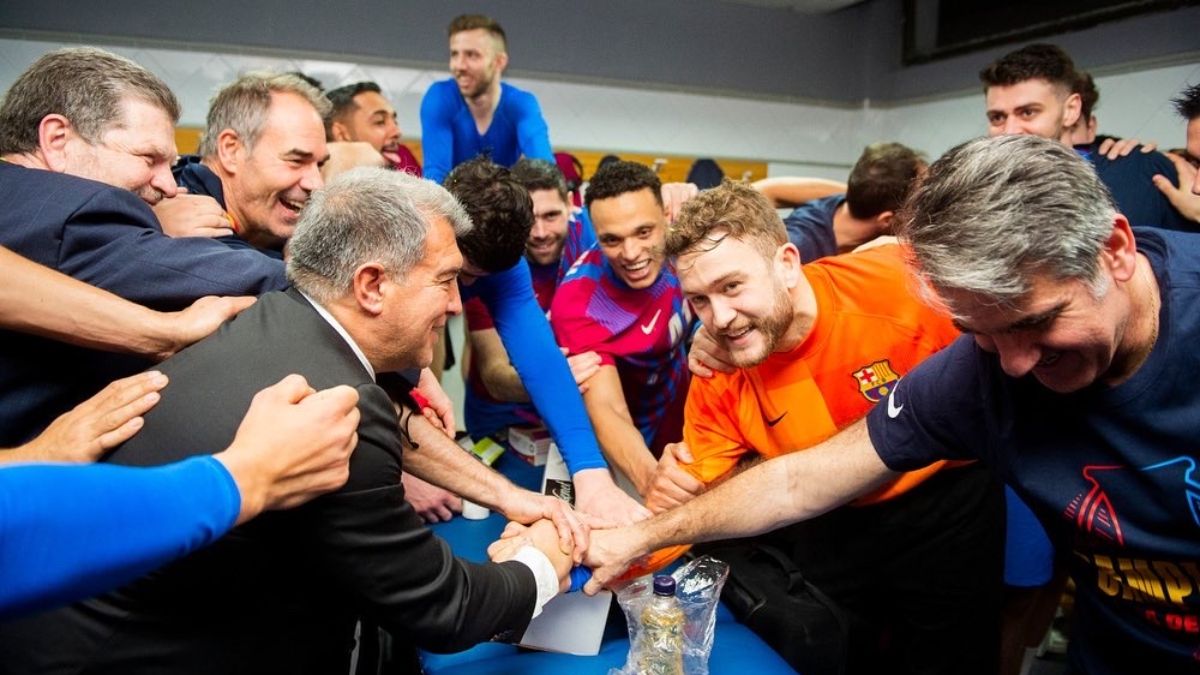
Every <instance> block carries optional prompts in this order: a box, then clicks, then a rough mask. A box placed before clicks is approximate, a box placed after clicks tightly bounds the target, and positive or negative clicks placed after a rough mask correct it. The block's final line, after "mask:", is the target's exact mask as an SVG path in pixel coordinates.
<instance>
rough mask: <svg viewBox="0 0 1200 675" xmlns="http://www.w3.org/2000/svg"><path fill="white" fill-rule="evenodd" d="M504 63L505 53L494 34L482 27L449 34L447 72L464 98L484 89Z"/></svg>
mask: <svg viewBox="0 0 1200 675" xmlns="http://www.w3.org/2000/svg"><path fill="white" fill-rule="evenodd" d="M507 63H508V55H507V54H505V53H504V51H502V50H501V49H500V45H499V44H498V41H497V38H495V37H494V36H492V34H491V33H489V32H487V31H486V30H484V29H482V28H475V29H472V30H463V31H459V32H457V33H455V34H454V35H451V36H450V74H451V75H453V76H454V82H455V83H456V84H457V85H458V91H459V93H460V94H462V95H463V98H467V99H472V98H476V97H478V96H481V95H483V94H485V93H487V91H488V90H489V89H491V87H492V84H493V83H494V82H495V81H496V78H498V77H500V74H501V73H502V72H503V71H504V66H505V65H507Z"/></svg>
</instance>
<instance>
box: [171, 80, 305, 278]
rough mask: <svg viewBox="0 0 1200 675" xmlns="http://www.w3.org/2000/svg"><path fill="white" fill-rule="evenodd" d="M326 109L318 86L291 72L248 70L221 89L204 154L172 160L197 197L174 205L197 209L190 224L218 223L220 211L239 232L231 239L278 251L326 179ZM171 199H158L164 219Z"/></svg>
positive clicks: (202, 149)
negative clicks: (278, 72)
mask: <svg viewBox="0 0 1200 675" xmlns="http://www.w3.org/2000/svg"><path fill="white" fill-rule="evenodd" d="M328 112H329V101H328V100H327V99H326V98H325V97H324V96H323V95H322V94H321V92H320V91H318V90H317V88H316V87H313V86H312V85H310V84H308V83H307V82H305V81H304V80H302V79H300V77H299V76H297V75H293V74H290V73H285V74H274V73H247V74H246V75H243V76H241V77H239V78H238V79H237V80H235V81H233V82H232V83H230V84H229V85H226V86H225V87H224V88H222V89H221V91H219V92H217V95H216V96H215V97H213V100H212V103H211V104H210V106H209V109H208V121H207V124H206V126H205V130H204V137H203V139H202V140H201V141H200V152H199V154H198V155H190V156H187V157H183V158H181V159H180V161H179V163H178V164H177V165H176V167H175V178H176V180H178V182H179V185H180V186H181V187H184V188H187V192H188V193H189V194H188V195H185V196H184V198H185V199H187V200H188V201H190V202H192V203H191V204H190V205H188V204H187V203H186V202H184V203H181V204H178V205H177V206H179V207H180V208H184V207H185V206H190V208H193V209H195V210H194V211H193V213H192V220H193V222H192V223H191V226H192V227H212V226H213V225H217V226H220V225H221V224H222V223H220V222H216V223H214V222H213V221H214V220H216V221H220V220H221V219H222V217H223V219H224V220H225V221H226V222H225V223H224V224H227V225H229V226H230V227H231V228H232V231H233V233H234V234H235V235H236V236H235V237H229V238H226V239H225V240H224V241H226V243H229V244H231V245H234V246H244V245H246V244H249V245H250V246H253V247H255V248H257V249H259V250H262V251H264V252H266V253H268V254H270V255H274V256H276V257H280V256H281V255H282V254H281V251H282V249H283V245H284V243H286V242H287V240H288V238H289V237H291V236H292V232H293V231H294V230H295V229H296V223H297V222H298V221H299V219H300V211H301V209H303V208H304V204H305V203H306V202H307V201H308V196H309V195H310V194H312V192H313V190H316V189H317V188H319V187H321V185H322V184H323V181H322V178H321V171H320V167H321V164H323V163H324V162H325V160H326V159H327V158H328V157H329V151H328V150H327V149H326V146H325V123H324V121H323V120H324V117H325V115H326V114H327V113H328ZM198 195H203V196H207V197H211V198H212V200H215V204H214V203H213V202H212V201H211V200H203V199H202V198H201V197H198ZM181 202H182V200H181ZM196 202H199V204H197V203H196ZM205 202H207V204H208V205H209V206H208V207H207V208H205V207H204V205H203V204H204V203H205ZM171 206H173V205H172V204H169V203H168V204H163V205H162V206H161V207H160V217H162V218H163V219H164V220H166V219H169V218H170V216H168V215H164V213H163V210H164V209H167V208H170V207H171ZM214 214H216V216H215V218H214Z"/></svg>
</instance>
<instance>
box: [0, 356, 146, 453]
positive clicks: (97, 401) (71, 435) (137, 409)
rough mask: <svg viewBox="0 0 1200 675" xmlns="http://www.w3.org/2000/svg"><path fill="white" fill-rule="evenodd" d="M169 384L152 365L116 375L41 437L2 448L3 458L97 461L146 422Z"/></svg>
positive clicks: (48, 428)
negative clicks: (117, 377)
mask: <svg viewBox="0 0 1200 675" xmlns="http://www.w3.org/2000/svg"><path fill="white" fill-rule="evenodd" d="M165 386H167V376H166V375H163V374H162V373H160V372H158V371H154V370H152V371H149V372H145V373H140V374H138V375H134V376H133V377H126V378H124V379H120V380H117V381H115V382H113V383H112V384H110V385H108V386H107V387H105V388H104V389H101V390H100V393H98V394H96V395H95V396H93V397H91V398H89V399H88V400H86V401H84V402H83V403H80V404H79V405H77V406H75V408H74V409H73V410H71V411H70V412H66V413H63V414H62V415H60V416H59V417H58V419H56V420H54V421H53V422H51V423H50V426H48V427H46V430H45V431H43V432H42V433H41V435H39V436H38V437H37V438H35V439H33V440H32V441H30V442H28V443H26V444H25V445H22V446H21V447H19V448H16V449H14V450H8V451H3V452H0V462H78V463H88V462H95V461H96V460H98V459H100V457H101V456H103V455H104V453H106V452H108V451H109V450H112V449H113V448H115V447H116V446H118V445H120V444H122V443H124V442H125V441H127V440H129V439H130V438H131V437H132V436H133V435H134V434H136V433H137V432H138V430H139V429H141V428H142V424H143V420H142V415H143V414H144V413H145V412H146V411H147V410H149V409H151V408H153V407H154V404H155V403H158V399H159V395H158V391H159V390H160V389H162V388H163V387H165Z"/></svg>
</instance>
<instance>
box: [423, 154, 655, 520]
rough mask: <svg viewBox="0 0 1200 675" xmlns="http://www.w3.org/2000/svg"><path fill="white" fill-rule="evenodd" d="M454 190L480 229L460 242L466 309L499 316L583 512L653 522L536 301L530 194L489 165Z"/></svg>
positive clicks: (464, 173) (467, 169)
mask: <svg viewBox="0 0 1200 675" xmlns="http://www.w3.org/2000/svg"><path fill="white" fill-rule="evenodd" d="M446 189H448V190H449V191H450V193H451V194H453V195H454V196H455V197H457V198H458V199H459V201H461V202H462V203H463V205H464V206H465V207H466V208H467V213H468V214H470V216H471V222H472V223H473V224H474V227H473V228H472V230H471V231H470V232H469V233H467V234H466V235H464V236H461V237H459V238H458V248H459V250H461V251H462V254H463V267H462V271H461V272H460V273H459V277H458V279H459V285H460V286H459V288H460V290H461V292H462V298H463V303H464V304H467V303H470V302H472V301H473V299H475V298H478V299H479V300H480V301H482V303H483V305H484V307H485V308H486V309H487V311H488V313H489V314H490V315H491V318H492V321H493V323H494V326H495V328H496V332H497V333H499V335H500V342H501V343H502V345H503V347H504V349H505V351H507V352H508V357H509V360H510V361H511V362H512V367H513V368H515V369H516V372H517V374H518V376H519V377H520V380H521V384H522V385H524V388H525V390H526V391H527V392H528V393H529V398H530V399H532V401H533V404H534V406H535V407H536V408H537V410H538V413H539V414H540V415H541V417H542V419H543V420H544V421H545V423H546V427H547V428H549V430H550V433H551V434H552V435H553V436H554V440H555V442H556V443H557V444H558V447H559V449H560V450H561V451H562V455H563V459H564V460H566V463H567V468H568V469H569V470H570V472H571V477H572V480H573V481H574V483H575V495H576V496H575V505H576V507H577V508H578V509H579V510H580V511H582V512H584V513H587V514H588V515H590V516H592V517H593V518H596V519H599V520H602V521H608V522H616V523H621V522H626V523H627V522H632V521H634V520H638V519H641V518H643V517H645V516H648V515H649V511H647V510H646V509H645V508H643V507H642V506H641V505H639V504H638V503H637V502H635V501H634V500H633V499H631V498H630V497H629V496H628V495H626V494H625V493H624V492H622V491H621V489H620V488H618V487H617V486H616V484H615V483H614V482H613V479H612V476H611V474H609V472H608V465H607V464H606V463H605V461H604V457H603V456H602V455H601V454H600V448H599V446H598V445H597V444H596V435H595V433H594V432H593V431H592V425H591V423H590V422H589V421H588V416H587V412H586V411H585V409H584V407H583V400H582V399H581V398H580V395H579V389H578V388H577V387H576V384H575V378H574V377H573V376H572V373H571V368H570V367H569V366H568V364H567V359H566V357H565V356H563V354H562V352H561V351H559V349H558V345H557V344H556V343H555V342H554V335H553V333H551V331H550V324H549V322H548V321H547V320H546V315H545V314H544V313H543V311H542V308H541V307H540V306H539V305H538V302H537V298H536V297H535V295H534V289H533V280H532V276H531V273H530V271H529V263H528V262H527V261H526V260H525V255H524V254H525V251H526V248H525V247H526V243H527V241H528V239H529V233H530V228H531V226H532V224H533V201H532V199H531V198H530V197H529V193H528V192H527V191H526V189H525V188H524V186H522V185H521V183H519V182H518V181H517V180H516V179H515V178H513V176H512V174H511V173H510V172H509V171H508V170H507V169H504V168H503V167H499V166H496V165H495V164H493V163H491V162H489V161H487V160H486V159H483V158H480V159H474V160H471V161H469V162H466V163H464V164H460V165H459V166H458V167H456V168H455V169H454V171H453V172H452V173H451V174H450V176H449V177H448V178H447V179H446Z"/></svg>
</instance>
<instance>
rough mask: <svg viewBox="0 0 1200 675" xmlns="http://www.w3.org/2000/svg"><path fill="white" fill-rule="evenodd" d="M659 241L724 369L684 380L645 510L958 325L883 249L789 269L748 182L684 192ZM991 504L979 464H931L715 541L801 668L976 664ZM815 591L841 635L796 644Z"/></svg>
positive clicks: (765, 209) (726, 467)
mask: <svg viewBox="0 0 1200 675" xmlns="http://www.w3.org/2000/svg"><path fill="white" fill-rule="evenodd" d="M667 251H668V253H669V254H670V255H672V256H675V257H676V265H677V269H678V274H679V278H680V281H681V284H682V287H683V292H684V295H685V296H686V297H687V299H688V300H689V301H690V302H691V303H692V307H693V309H694V310H695V312H696V314H697V315H698V316H699V317H700V319H701V320H702V321H703V323H704V326H705V329H704V331H702V333H701V334H700V335H698V336H697V340H698V341H699V343H700V344H701V347H700V351H704V352H707V353H709V354H711V355H712V356H714V357H716V358H718V359H719V360H720V361H723V362H724V363H725V364H726V365H727V366H729V368H728V372H716V373H714V374H713V376H712V377H711V378H702V377H697V378H694V379H693V384H692V388H691V391H690V392H689V394H688V399H687V406H686V412H685V418H686V422H685V428H684V441H685V443H684V444H681V445H676V446H672V447H670V448H669V451H668V452H665V453H664V456H663V459H662V460H661V461H660V464H659V467H658V470H657V473H656V476H655V480H654V487H653V489H652V491H651V493H650V495H649V496H648V499H647V503H648V504H649V505H651V506H652V508H654V509H656V510H659V511H661V510H663V509H666V508H670V507H672V506H675V505H677V504H680V503H682V502H684V501H687V500H688V499H690V498H691V497H693V496H695V495H696V494H699V493H700V492H702V491H703V490H704V489H705V488H706V487H707V486H709V485H711V484H713V483H714V482H716V481H720V480H721V479H722V478H724V477H727V476H729V475H732V474H733V473H734V472H736V471H738V469H739V465H744V464H746V463H748V462H753V461H756V459H757V458H770V457H775V456H779V455H781V454H784V453H788V452H793V451H801V450H803V449H805V448H807V447H810V446H812V445H814V444H816V443H819V442H820V441H822V440H824V439H826V438H828V437H830V436H832V435H834V434H835V433H836V432H837V431H839V430H840V429H843V428H845V427H846V426H848V425H850V424H851V423H852V422H855V421H857V420H858V419H860V418H861V417H863V416H864V415H866V413H867V412H868V411H869V410H870V409H871V408H872V407H873V406H874V405H875V404H876V403H877V402H879V401H882V400H884V399H886V398H887V394H888V392H889V391H890V390H891V388H892V387H894V386H895V384H896V382H897V381H898V380H899V378H900V377H901V376H903V375H904V374H905V373H907V372H908V371H909V369H911V368H912V367H913V366H915V365H916V364H917V363H919V362H920V361H921V360H923V359H924V358H925V357H926V356H928V355H930V354H933V353H934V352H936V351H938V350H940V349H942V348H943V347H945V346H946V345H948V344H949V343H950V342H951V341H953V340H954V339H955V338H956V337H957V335H958V332H957V331H956V330H955V329H954V327H953V325H952V324H951V322H950V320H949V319H948V318H947V317H946V316H944V315H942V314H941V313H939V312H938V311H937V310H935V309H933V308H931V307H930V306H929V305H927V304H926V303H924V302H922V301H921V300H920V299H919V296H918V294H917V288H916V285H915V284H916V281H915V280H914V279H913V278H911V277H910V276H909V274H908V272H907V271H906V269H905V267H904V261H903V258H902V253H901V250H900V248H899V247H898V246H897V245H895V244H887V245H883V246H878V247H875V248H872V249H870V250H866V251H863V252H859V253H854V254H848V255H843V256H836V257H832V258H825V259H822V260H819V261H816V262H814V263H811V264H809V265H804V266H803V267H802V266H801V263H800V256H799V252H798V251H797V249H796V247H795V245H793V244H791V243H788V239H787V233H786V230H785V229H784V226H783V223H782V222H781V221H780V219H779V217H778V215H776V213H775V210H774V209H773V208H772V207H771V205H770V204H769V203H768V202H767V200H766V199H765V198H764V197H762V196H761V195H760V194H758V193H757V192H755V191H754V190H753V189H751V188H749V187H745V186H740V185H736V184H733V183H728V182H727V183H726V184H725V185H723V186H721V187H719V188H716V189H714V190H710V191H707V192H705V193H703V194H701V195H700V196H699V197H697V198H695V199H693V200H692V201H690V202H689V203H688V204H686V205H685V207H684V211H683V213H682V214H681V216H680V218H679V220H678V221H677V222H676V224H675V225H674V227H673V228H672V230H671V232H670V235H669V237H668V240H667ZM704 333H707V335H705V334H704ZM706 343H707V347H705V346H704V345H705V344H706ZM693 349H694V350H695V349H697V347H696V346H695V345H694V346H693ZM962 393H963V392H952V391H948V392H946V395H947V396H955V395H961V394H962ZM764 487H765V486H764ZM793 487H794V488H796V489H805V490H820V489H821V486H819V485H805V486H793ZM1003 509H1004V507H1003V501H1002V498H1001V493H1000V490H999V484H998V482H996V481H994V480H993V479H991V478H990V477H989V476H988V475H987V472H986V471H985V470H984V469H983V468H982V467H977V466H974V465H953V464H947V463H945V462H939V463H937V464H934V465H932V466H930V467H927V468H925V469H922V470H920V471H914V472H910V473H906V474H900V475H899V477H898V478H897V479H896V480H894V481H892V482H889V483H886V484H884V485H882V486H881V487H880V488H878V489H877V490H876V491H874V492H871V493H868V494H867V495H865V496H863V497H861V498H860V499H858V500H857V501H856V502H853V503H852V504H851V505H848V506H845V507H842V508H839V509H836V510H834V511H832V512H830V513H828V514H826V515H824V516H821V517H820V518H817V519H815V520H812V521H808V522H804V523H798V524H795V525H790V526H788V527H785V528H782V529H779V530H776V531H774V532H769V533H766V534H764V535H761V536H759V537H756V538H754V539H749V540H738V541H737V542H736V543H733V544H729V543H723V544H721V545H719V546H718V547H717V548H718V550H719V556H720V555H724V556H725V557H727V558H730V559H732V560H735V561H736V562H735V564H734V565H733V569H732V578H731V582H730V587H731V589H733V590H734V591H735V592H742V593H743V594H746V593H748V594H750V596H761V597H749V598H746V597H744V598H743V601H746V600H748V602H744V603H743V604H745V605H747V607H746V608H744V609H746V610H747V611H749V610H756V609H757V611H756V612H755V614H757V615H758V618H756V616H754V615H751V616H749V617H748V619H747V623H748V624H749V625H750V626H751V627H752V628H755V629H756V630H758V631H759V632H760V634H762V635H763V637H764V638H766V639H767V640H768V642H771V643H772V646H774V647H775V648H776V649H777V650H779V651H780V652H781V653H782V654H784V656H785V658H789V660H791V661H792V663H793V665H794V666H796V667H798V668H801V667H802V668H803V670H801V672H806V673H812V672H819V671H821V670H823V665H822V664H821V663H820V662H814V660H813V659H814V656H815V655H816V654H817V652H819V651H820V650H821V649H822V646H821V644H820V643H825V644H826V646H829V645H832V646H833V650H834V651H835V652H841V653H843V654H844V655H845V663H844V664H841V665H844V666H845V667H846V668H847V670H846V671H845V672H863V673H868V672H869V673H874V672H884V670H885V669H886V670H888V671H892V672H897V671H898V672H910V673H916V672H920V673H965V672H971V673H987V672H994V671H995V667H996V655H997V639H998V625H999V597H1000V595H999V594H1000V583H1001V571H1002V570H1001V567H1002V563H1003V536H1004V531H1003V512H1004V511H1003ZM797 573H799V575H802V576H803V579H805V580H807V582H809V584H811V585H812V586H815V588H816V589H817V590H816V593H815V594H814V592H813V591H812V588H811V587H806V586H805V585H804V584H802V583H799V582H798V580H799V579H800V576H798V574H797ZM821 593H823V594H824V595H826V596H828V597H829V598H830V599H832V603H830V604H831V605H833V608H832V610H831V611H830V612H829V614H830V618H829V620H830V621H837V622H838V623H839V624H840V627H839V628H837V629H832V634H835V635H836V634H837V633H839V631H841V630H842V629H845V631H844V633H843V635H845V636H847V637H846V640H845V641H843V642H839V641H838V640H836V639H830V640H822V639H813V638H809V642H806V640H804V639H800V636H799V634H798V631H805V635H808V636H811V635H814V634H819V633H814V632H813V631H819V630H821V629H820V628H814V626H813V625H812V619H811V615H810V618H809V619H803V620H802V619H800V618H799V617H797V618H796V619H795V621H791V620H789V619H788V617H796V616H797V615H798V614H800V613H801V612H804V611H805V610H803V609H802V607H803V605H804V603H811V602H813V601H814V600H813V599H814V597H817V596H819V594H821ZM796 602H799V603H800V605H795V604H794V603H796ZM819 602H820V601H818V604H819ZM760 603H762V605H761V606H759V605H760ZM777 603H778V604H779V608H778V611H776V612H772V611H771V609H770V608H771V606H772V605H774V604H777ZM734 604H735V605H737V603H736V602H735V603H734ZM736 609H739V607H736V606H735V610H736ZM818 614H819V612H818ZM789 623H791V624H792V625H788V624H789ZM801 623H805V624H806V625H804V626H803V627H801V626H800V624H801ZM846 627H848V628H846ZM828 661H829V662H830V663H834V664H836V662H837V661H839V659H838V658H837V655H836V654H833V655H831V656H830V657H829V659H828ZM839 672H841V671H839Z"/></svg>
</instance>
